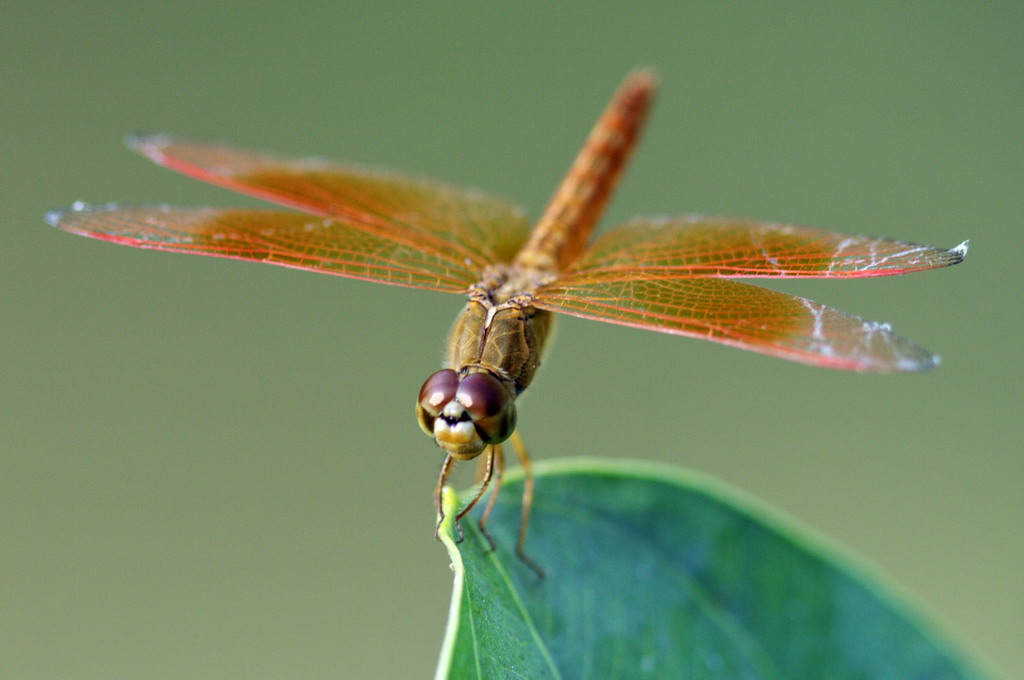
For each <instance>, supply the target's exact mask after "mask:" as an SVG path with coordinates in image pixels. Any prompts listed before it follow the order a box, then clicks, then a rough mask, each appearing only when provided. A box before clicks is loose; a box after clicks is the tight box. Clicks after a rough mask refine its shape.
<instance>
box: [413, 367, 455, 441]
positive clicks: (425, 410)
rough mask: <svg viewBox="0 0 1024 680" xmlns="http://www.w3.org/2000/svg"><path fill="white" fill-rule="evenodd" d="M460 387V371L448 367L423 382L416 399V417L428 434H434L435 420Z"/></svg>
mask: <svg viewBox="0 0 1024 680" xmlns="http://www.w3.org/2000/svg"><path fill="white" fill-rule="evenodd" d="M458 387H459V375H458V373H456V372H455V371H453V370H451V369H448V368H446V369H444V370H441V371H438V372H437V373H435V374H433V375H432V376H430V377H429V378H427V379H426V381H425V382H424V383H423V387H421V388H420V396H419V399H417V400H416V419H417V420H418V421H419V423H420V427H421V428H423V431H424V432H426V433H427V434H428V435H431V436H433V432H434V420H435V419H436V418H437V417H438V416H439V415H441V411H442V410H443V409H444V407H445V404H447V403H448V402H450V401H451V400H452V399H454V398H455V393H456V391H457V390H458Z"/></svg>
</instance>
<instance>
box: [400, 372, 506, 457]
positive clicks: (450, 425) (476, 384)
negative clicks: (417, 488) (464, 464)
mask: <svg viewBox="0 0 1024 680" xmlns="http://www.w3.org/2000/svg"><path fill="white" fill-rule="evenodd" d="M416 419H417V420H419V423H420V427H421V428H423V431H424V432H426V433H427V435H429V436H430V437H433V438H434V441H435V442H437V445H438V446H440V447H441V448H442V449H444V450H445V452H446V453H448V454H449V455H450V456H452V457H454V458H456V459H458V460H469V459H471V458H476V457H477V456H478V455H480V453H481V452H482V451H483V450H484V449H485V448H487V447H488V446H489V445H491V444H500V443H501V442H503V441H505V440H506V439H508V438H509V437H510V436H512V432H513V431H514V430H515V429H516V405H515V399H514V397H513V396H512V394H511V393H510V392H509V389H508V388H507V387H505V385H503V384H502V382H501V381H500V380H498V379H497V378H496V377H494V375H492V374H491V373H489V372H487V371H480V372H476V373H467V374H465V375H462V376H460V375H459V374H458V373H456V372H455V371H453V370H451V369H447V368H446V369H444V370H441V371H438V372H437V373H435V374H433V375H432V376H430V377H429V378H427V380H426V382H424V383H423V387H421V388H420V396H419V399H418V400H417V402H416Z"/></svg>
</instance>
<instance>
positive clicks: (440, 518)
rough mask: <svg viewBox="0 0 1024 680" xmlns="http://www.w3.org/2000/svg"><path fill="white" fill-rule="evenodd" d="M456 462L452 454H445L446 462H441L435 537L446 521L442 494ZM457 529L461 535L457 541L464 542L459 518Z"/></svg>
mask: <svg viewBox="0 0 1024 680" xmlns="http://www.w3.org/2000/svg"><path fill="white" fill-rule="evenodd" d="M454 464H455V459H454V458H452V457H451V456H445V457H444V462H443V463H441V474H440V475H438V477H437V488H436V489H434V507H435V508H436V509H437V526H435V527H434V539H435V540H436V539H438V538H439V537H438V532H440V531H441V524H443V523H444V504H443V503H442V501H441V494H442V492H443V491H444V483H445V481H446V480H447V479H448V475H449V474H450V473H451V471H452V465H454ZM455 529H456V531H458V532H459V537H458V539H456V541H455V542H456V543H462V527H460V526H459V520H458V519H456V520H455Z"/></svg>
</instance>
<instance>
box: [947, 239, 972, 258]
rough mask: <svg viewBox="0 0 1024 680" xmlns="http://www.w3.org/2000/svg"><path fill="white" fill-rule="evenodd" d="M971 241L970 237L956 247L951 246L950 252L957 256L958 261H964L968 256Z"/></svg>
mask: <svg viewBox="0 0 1024 680" xmlns="http://www.w3.org/2000/svg"><path fill="white" fill-rule="evenodd" d="M968 243H970V239H967V240H966V241H964V242H963V243H961V244H960V245H958V246H957V247H956V248H950V249H949V252H951V253H953V254H954V255H956V256H957V262H962V261H963V259H964V258H965V257H967V244H968Z"/></svg>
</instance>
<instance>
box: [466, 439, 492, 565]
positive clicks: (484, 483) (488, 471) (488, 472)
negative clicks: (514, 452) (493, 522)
mask: <svg viewBox="0 0 1024 680" xmlns="http://www.w3.org/2000/svg"><path fill="white" fill-rule="evenodd" d="M500 456H501V448H500V447H498V446H494V445H491V446H488V447H487V457H486V458H485V459H484V460H485V465H484V472H483V477H482V479H481V480H480V488H479V489H478V490H477V492H476V495H475V496H473V500H471V501H470V502H469V503H468V504H467V505H466V507H464V508H463V509H462V510H461V511H460V512H459V514H458V515H456V516H455V526H459V522H460V521H461V520H462V518H463V517H465V516H466V514H467V513H468V512H469V511H470V510H472V509H473V506H474V505H476V502H477V501H478V500H480V498H481V496H483V495H484V492H485V491H487V487H488V486H490V484H491V479H492V477H493V476H494V463H495V459H496V458H498V457H500ZM480 528H481V530H482V533H483V535H484V538H486V539H487V542H488V543H490V544H491V549H492V550H493V549H494V541H493V540H492V539H491V537H490V535H488V533H487V532H486V531H483V527H480ZM461 533H462V529H461V528H460V529H459V534H460V535H461Z"/></svg>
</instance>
